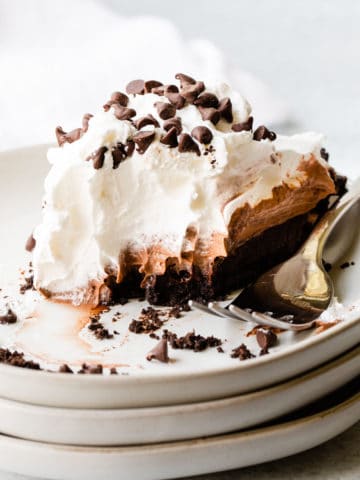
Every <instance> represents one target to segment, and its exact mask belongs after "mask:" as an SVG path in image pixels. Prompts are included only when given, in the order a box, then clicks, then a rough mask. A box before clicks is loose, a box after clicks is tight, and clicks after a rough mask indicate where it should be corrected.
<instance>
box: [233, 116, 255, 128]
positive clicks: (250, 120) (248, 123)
mask: <svg viewBox="0 0 360 480" xmlns="http://www.w3.org/2000/svg"><path fill="white" fill-rule="evenodd" d="M253 122H254V119H253V117H249V118H248V119H247V120H246V122H239V123H234V125H232V127H231V130H233V131H234V132H244V131H247V132H248V131H250V130H252V127H253Z"/></svg>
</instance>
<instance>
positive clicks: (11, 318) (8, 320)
mask: <svg viewBox="0 0 360 480" xmlns="http://www.w3.org/2000/svg"><path fill="white" fill-rule="evenodd" d="M16 321H17V315H16V313H14V312H13V311H12V310H11V308H8V309H7V312H6V313H5V315H0V324H1V325H10V324H12V323H16Z"/></svg>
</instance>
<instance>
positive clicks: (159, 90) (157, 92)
mask: <svg viewBox="0 0 360 480" xmlns="http://www.w3.org/2000/svg"><path fill="white" fill-rule="evenodd" d="M164 91H165V87H164V86H161V87H155V88H152V89H151V93H153V94H154V95H160V97H162V96H163V95H164Z"/></svg>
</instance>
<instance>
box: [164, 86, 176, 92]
mask: <svg viewBox="0 0 360 480" xmlns="http://www.w3.org/2000/svg"><path fill="white" fill-rule="evenodd" d="M164 92H165V93H179V88H178V87H177V86H176V85H165V87H164Z"/></svg>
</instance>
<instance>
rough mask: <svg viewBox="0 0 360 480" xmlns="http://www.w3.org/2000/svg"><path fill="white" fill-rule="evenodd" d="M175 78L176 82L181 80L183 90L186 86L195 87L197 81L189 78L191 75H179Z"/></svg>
mask: <svg viewBox="0 0 360 480" xmlns="http://www.w3.org/2000/svg"><path fill="white" fill-rule="evenodd" d="M175 78H176V80H179V82H180V86H181V88H183V87H184V86H185V85H194V84H195V83H196V80H194V79H193V78H192V77H189V75H185V73H177V74H176V75H175Z"/></svg>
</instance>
